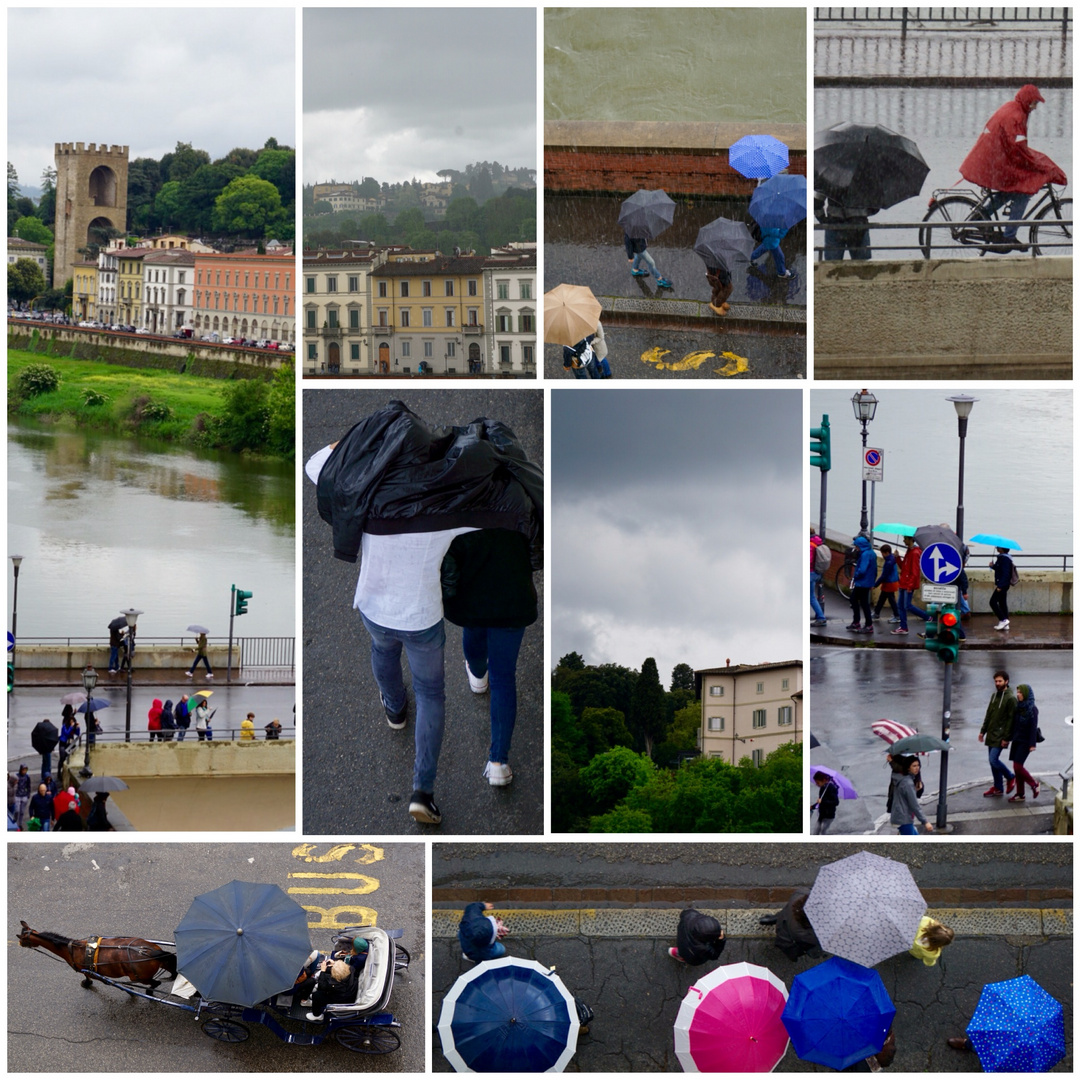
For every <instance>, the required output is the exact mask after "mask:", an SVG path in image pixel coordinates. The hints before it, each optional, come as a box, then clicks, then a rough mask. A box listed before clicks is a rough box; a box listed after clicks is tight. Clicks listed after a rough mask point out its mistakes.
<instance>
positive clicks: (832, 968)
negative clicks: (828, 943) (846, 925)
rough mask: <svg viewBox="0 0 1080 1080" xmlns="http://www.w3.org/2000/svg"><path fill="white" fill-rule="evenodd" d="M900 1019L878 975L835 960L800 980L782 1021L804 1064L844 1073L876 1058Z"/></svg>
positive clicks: (799, 976)
mask: <svg viewBox="0 0 1080 1080" xmlns="http://www.w3.org/2000/svg"><path fill="white" fill-rule="evenodd" d="M895 1016H896V1008H895V1006H894V1005H893V1003H892V1002H891V1001H890V1000H889V995H888V993H887V992H886V990H885V984H884V983H883V982H882V981H881V976H880V975H879V974H878V973H877V972H876V971H874V970H873V969H872V968H865V967H863V966H862V965H861V964H853V963H852V962H851V961H850V960H843V959H841V958H840V957H839V956H834V957H832V958H831V959H829V960H826V961H825V963H824V964H818V965H817V967H812V968H810V970H809V971H803V972H800V973H799V974H798V975H796V976H795V981H794V982H793V983H792V984H791V993H790V994H789V995H788V1002H787V1005H786V1006H785V1007H784V1012H783V1015H782V1016H781V1019H782V1020H783V1022H784V1027H786V1028H787V1033H788V1035H790V1036H791V1045H792V1046H793V1047H794V1048H795V1053H796V1054H797V1055H798V1056H799V1057H800V1058H802V1060H803V1061H816V1062H817V1063H818V1064H819V1065H827V1066H828V1067H829V1068H830V1069H837V1070H840V1069H846V1068H847V1067H848V1066H849V1065H854V1064H855V1062H856V1061H861V1060H862V1059H863V1058H867V1057H870V1056H871V1055H872V1054H876V1053H877V1052H878V1051H879V1050H880V1049H881V1048H882V1047H883V1046H884V1045H885V1040H886V1038H888V1035H889V1028H890V1027H892V1022H893V1017H895Z"/></svg>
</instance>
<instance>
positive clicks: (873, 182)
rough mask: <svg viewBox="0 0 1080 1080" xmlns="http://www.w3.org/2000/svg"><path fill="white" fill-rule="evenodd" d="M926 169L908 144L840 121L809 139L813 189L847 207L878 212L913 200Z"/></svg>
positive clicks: (874, 128)
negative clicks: (811, 141) (812, 150)
mask: <svg viewBox="0 0 1080 1080" xmlns="http://www.w3.org/2000/svg"><path fill="white" fill-rule="evenodd" d="M929 172H930V166H929V165H927V164H926V162H925V161H924V160H923V156H922V154H921V153H919V148H918V147H917V146H916V145H915V143H914V142H912V141H911V139H908V138H906V137H905V136H903V135H900V134H898V133H897V132H895V131H890V130H889V129H888V128H886V127H882V126H881V125H880V124H853V123H851V122H849V121H846V120H845V121H844V122H842V123H840V124H833V125H832V127H827V128H825V129H824V131H819V132H818V133H817V135H816V137H815V139H814V190H815V191H819V192H821V193H822V194H823V195H827V196H829V198H831V199H835V200H836V201H837V202H840V203H843V204H844V206H847V207H860V208H868V209H878V210H883V209H884V208H885V207H886V206H893V205H894V204H895V203H898V202H903V201H904V199H910V198H912V197H914V196H915V195H918V194H919V192H920V191H921V190H922V185H923V181H924V180H925V179H926V177H927V174H928V173H929Z"/></svg>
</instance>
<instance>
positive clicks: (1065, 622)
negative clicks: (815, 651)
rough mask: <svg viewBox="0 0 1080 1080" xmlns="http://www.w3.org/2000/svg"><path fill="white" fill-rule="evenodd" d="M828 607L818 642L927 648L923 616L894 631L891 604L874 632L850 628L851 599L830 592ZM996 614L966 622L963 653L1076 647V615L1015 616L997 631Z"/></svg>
mask: <svg viewBox="0 0 1080 1080" xmlns="http://www.w3.org/2000/svg"><path fill="white" fill-rule="evenodd" d="M827 603H828V607H827V609H826V616H827V621H828V625H827V626H811V627H810V640H811V641H812V642H813V643H814V644H816V645H854V646H855V647H857V648H866V647H867V646H872V647H873V648H875V649H925V648H926V642H925V640H924V639H923V638H921V637H919V634H921V633H922V632H923V631H924V630H925V629H926V624H925V623H924V622H923V620H922V619H919V618H912V619H910V620H909V621H908V633H907V634H906V635H902V634H894V633H893V631H894V630H896V629H898V626H897V624H895V623H890V622H889V615H888V611H889V609H888V607H886V608H885V609H884V610H883V611H882V613H881V618H880V619H878V620H877V621H875V623H874V632H873V633H872V634H863V633H856V632H855V631H854V630H848V628H847V627H848V624H850V622H851V609H850V607H849V606H848V602H847V601H846V600H844V599H843V597H841V596H839V595H838V594H836V593H829V594H828V597H827ZM996 623H997V616H996V615H972V616H971V620H970V621H968V622H965V623H964V624H963V627H964V633H965V634H967V638H966V639H965V640H964V641H962V642H961V643H960V651H961V653H963V652H965V651H966V650H969V649H1071V648H1072V647H1073V617H1072V615H1013V616H1011V617H1010V619H1009V629H1008V630H995V629H994V626H995V625H996Z"/></svg>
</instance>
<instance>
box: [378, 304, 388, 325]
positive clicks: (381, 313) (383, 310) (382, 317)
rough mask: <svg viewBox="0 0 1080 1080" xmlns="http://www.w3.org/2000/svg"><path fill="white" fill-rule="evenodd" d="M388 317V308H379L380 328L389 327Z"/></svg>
mask: <svg viewBox="0 0 1080 1080" xmlns="http://www.w3.org/2000/svg"><path fill="white" fill-rule="evenodd" d="M386 315H387V312H386V308H379V325H380V326H387V325H389V324H388V323H387V321H386Z"/></svg>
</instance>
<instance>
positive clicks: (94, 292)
mask: <svg viewBox="0 0 1080 1080" xmlns="http://www.w3.org/2000/svg"><path fill="white" fill-rule="evenodd" d="M295 278H296V261H295V257H294V255H293V252H292V250H291V249H289V248H286V247H284V246H282V245H281V244H279V243H277V242H276V241H270V243H268V244H267V245H266V253H265V254H260V253H258V252H257V251H255V250H254V249H252V250H250V251H239V252H232V253H229V254H222V253H220V252H217V251H214V250H213V249H212V248H209V247H207V246H206V245H204V244H201V243H200V242H199V241H197V240H192V239H190V238H189V237H186V236H157V237H154V238H153V239H151V240H148V241H146V242H144V243H140V244H138V245H135V246H128V245H127V243H126V242H125V241H123V240H118V241H114V243H113V244H111V245H110V246H109V247H108V248H107V249H106V250H104V251H101V252H100V253H99V254H98V258H97V262H77V263H75V265H74V267H73V273H72V294H71V310H72V315H73V316H74V317H75V318H77V319H80V320H83V319H89V320H92V321H96V322H103V323H106V324H108V325H112V324H115V323H121V324H124V325H131V326H136V327H140V328H145V329H147V330H149V331H150V332H151V333H154V334H166V335H173V334H177V333H180V332H182V331H183V332H189V333H190V336H192V337H195V338H212V335H214V334H217V335H218V337H219V338H223V337H235V338H245V339H250V340H266V341H280V342H283V343H286V342H291V343H295V341H296V282H295Z"/></svg>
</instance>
